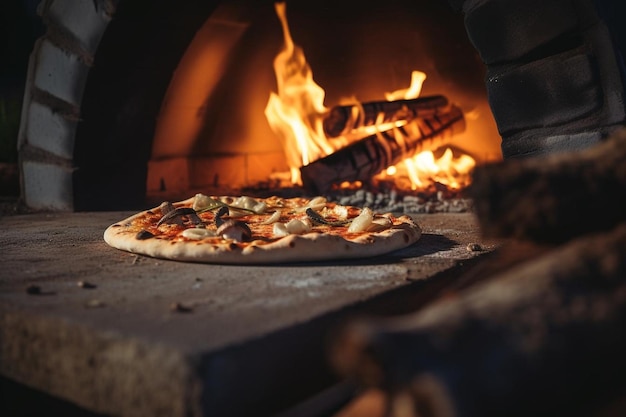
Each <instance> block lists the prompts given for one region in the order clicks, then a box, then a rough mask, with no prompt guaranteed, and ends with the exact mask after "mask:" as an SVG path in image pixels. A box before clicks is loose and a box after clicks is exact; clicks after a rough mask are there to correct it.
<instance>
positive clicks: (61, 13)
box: [48, 0, 111, 55]
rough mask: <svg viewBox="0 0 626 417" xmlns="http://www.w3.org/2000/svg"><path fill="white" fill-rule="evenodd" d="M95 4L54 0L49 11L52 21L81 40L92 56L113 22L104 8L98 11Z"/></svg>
mask: <svg viewBox="0 0 626 417" xmlns="http://www.w3.org/2000/svg"><path fill="white" fill-rule="evenodd" d="M94 3H95V2H94V1H88V0H54V1H53V2H52V4H51V5H50V7H49V9H48V15H49V16H50V17H51V18H52V20H53V21H54V22H56V23H57V24H59V25H60V26H61V27H64V28H66V29H67V30H68V31H69V32H70V33H71V34H73V35H74V36H75V37H76V38H77V39H79V40H80V42H81V43H82V44H83V45H84V46H85V48H87V52H89V53H91V54H92V55H94V54H95V52H96V49H97V48H98V44H99V43H100V39H101V38H102V34H103V33H104V30H105V29H106V27H107V25H108V24H109V21H110V20H111V16H109V15H108V14H107V13H106V11H105V10H103V8H101V7H100V8H98V9H97V10H96V5H95V4H94Z"/></svg>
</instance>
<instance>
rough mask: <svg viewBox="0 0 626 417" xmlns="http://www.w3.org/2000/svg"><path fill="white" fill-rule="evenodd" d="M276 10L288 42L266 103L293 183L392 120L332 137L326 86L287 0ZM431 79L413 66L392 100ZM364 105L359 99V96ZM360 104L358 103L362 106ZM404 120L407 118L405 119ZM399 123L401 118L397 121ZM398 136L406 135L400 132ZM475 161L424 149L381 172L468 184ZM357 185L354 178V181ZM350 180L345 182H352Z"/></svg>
mask: <svg viewBox="0 0 626 417" xmlns="http://www.w3.org/2000/svg"><path fill="white" fill-rule="evenodd" d="M275 10H276V14H277V16H278V18H279V20H280V22H281V26H282V29H283V37H284V45H283V48H282V50H281V51H280V52H279V53H278V55H277V56H276V58H275V59H274V72H275V74H276V81H277V93H274V92H271V93H270V97H269V100H268V103H267V105H266V107H265V116H266V118H267V120H268V123H269V125H270V127H271V128H272V130H273V131H274V132H275V133H276V134H277V136H278V137H279V138H280V140H281V142H282V145H283V149H284V151H285V156H286V159H287V164H288V166H289V168H290V171H291V182H292V184H298V185H300V184H301V179H300V170H299V169H300V167H301V166H304V165H308V164H309V163H311V162H313V161H315V160H317V159H319V158H323V157H325V156H327V155H330V154H331V153H333V152H334V151H335V150H337V149H339V148H341V147H343V146H346V145H347V144H349V143H350V142H351V141H353V140H358V139H359V138H362V137H363V135H369V134H376V133H378V132H381V131H384V130H387V129H389V128H391V127H392V126H383V125H382V124H377V125H375V126H368V127H366V128H363V129H361V130H359V132H357V133H358V135H356V136H354V137H353V136H352V135H350V136H349V137H346V136H341V137H338V138H332V139H329V138H327V137H326V135H325V133H324V129H323V124H322V122H323V116H324V115H325V114H326V113H327V112H328V109H327V108H326V107H325V106H324V97H325V91H324V89H323V88H322V87H320V86H319V85H318V84H316V83H315V81H314V80H313V72H312V70H311V67H310V66H309V64H308V63H307V61H306V58H305V55H304V51H303V50H302V48H301V47H300V46H298V45H296V44H295V43H294V41H293V39H292V37H291V33H290V30H289V25H288V23H287V15H286V4H285V3H284V2H281V3H275ZM425 80H426V74H425V73H423V72H421V71H413V72H412V74H411V83H410V86H409V87H408V88H405V89H400V90H396V91H393V92H389V93H385V98H386V100H388V101H393V100H400V99H413V98H417V97H418V96H419V95H420V93H421V90H422V85H423V83H424V81H425ZM355 102H356V104H357V105H358V104H359V103H358V101H356V100H355ZM356 108H358V106H356ZM399 123H400V124H402V123H404V122H399ZM393 126H396V127H397V126H398V122H396V123H393ZM397 140H398V141H403V140H404V138H403V137H402V135H398V138H397ZM474 165H475V161H474V159H473V158H471V157H470V156H468V155H461V156H460V157H455V156H454V154H453V152H452V150H450V149H448V150H446V151H445V152H444V154H443V155H442V156H441V157H440V158H438V159H437V158H435V156H434V154H433V153H432V152H431V151H425V152H421V153H419V154H417V155H415V156H413V157H411V158H407V159H405V160H404V161H403V162H402V163H400V164H398V165H397V166H391V167H389V168H387V170H386V171H384V172H383V173H381V174H380V175H382V176H383V177H386V176H389V177H392V176H400V175H404V176H406V177H408V178H409V179H410V183H411V188H412V189H414V190H415V189H419V188H424V187H425V186H427V185H428V184H430V183H432V182H438V183H442V184H445V185H447V186H448V187H450V188H452V189H458V188H461V187H463V186H465V185H466V184H467V183H468V181H469V172H470V171H471V169H472V168H473V167H474ZM352 185H353V186H354V184H352ZM347 186H349V184H341V185H340V187H347Z"/></svg>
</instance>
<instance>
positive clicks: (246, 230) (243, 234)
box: [216, 219, 252, 242]
mask: <svg viewBox="0 0 626 417" xmlns="http://www.w3.org/2000/svg"><path fill="white" fill-rule="evenodd" d="M216 233H217V235H218V236H222V237H223V238H224V239H232V240H234V241H236V242H247V241H249V240H252V231H251V230H250V227H249V226H248V225H247V224H245V223H244V222H241V221H238V220H232V219H231V220H226V221H225V222H224V223H222V225H221V226H219V227H218V228H217V232H216Z"/></svg>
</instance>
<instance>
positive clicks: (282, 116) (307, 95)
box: [265, 3, 335, 184]
mask: <svg viewBox="0 0 626 417" xmlns="http://www.w3.org/2000/svg"><path fill="white" fill-rule="evenodd" d="M276 13H277V15H278V17H279V19H280V21H281V24H282V28H283V34H284V42H285V43H284V47H283V50H282V51H281V52H280V53H279V54H278V55H277V56H276V58H275V59H274V71H275V73H276V82H277V85H278V93H277V94H276V93H273V92H272V93H271V94H270V98H269V101H268V103H267V106H266V108H265V116H266V117H267V120H268V122H269V124H270V127H271V128H272V130H273V131H274V132H275V133H276V134H277V135H278V136H279V138H280V139H281V141H282V143H283V148H284V150H285V156H286V158H287V164H288V165H289V167H290V169H291V173H292V175H291V181H292V182H293V183H294V184H298V183H300V178H299V175H300V171H299V170H298V168H300V167H301V166H302V165H307V164H309V163H310V162H313V161H314V160H316V159H318V158H321V157H323V156H326V155H328V154H330V153H332V152H333V151H334V150H335V148H334V147H333V146H332V145H331V144H330V143H329V141H328V140H327V139H326V136H325V135H324V131H323V127H322V115H323V114H324V113H325V112H326V108H325V107H324V95H325V92H324V90H323V89H322V88H321V87H320V86H319V85H317V84H316V83H315V81H313V72H312V71H311V68H310V67H309V64H308V63H307V62H306V58H305V56H304V52H303V51H302V48H300V47H299V46H297V45H295V44H294V43H293V40H292V38H291V34H290V32H289V26H288V24H287V16H286V6H285V3H276Z"/></svg>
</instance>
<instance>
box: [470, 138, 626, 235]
mask: <svg viewBox="0 0 626 417" xmlns="http://www.w3.org/2000/svg"><path fill="white" fill-rule="evenodd" d="M625 190H626V129H622V130H619V131H617V132H615V133H614V134H613V135H612V136H611V137H609V138H608V139H607V140H606V141H605V142H603V143H601V144H599V145H597V146H595V147H593V148H590V149H587V150H585V151H582V152H579V153H564V154H559V155H554V156H548V157H536V158H533V159H523V160H506V161H504V162H500V163H496V164H490V165H483V166H479V167H476V168H475V170H474V173H473V180H472V185H471V186H470V188H469V189H468V194H469V196H470V197H471V198H473V199H474V200H475V203H474V204H475V210H476V215H477V218H478V220H479V224H480V226H481V229H482V231H483V232H484V234H485V235H486V236H492V237H515V238H519V239H529V240H533V241H537V242H548V243H560V242H564V241H567V240H568V239H570V238H572V237H575V236H580V235H582V234H585V233H589V232H592V231H600V230H608V229H610V228H611V227H613V226H614V225H615V224H617V223H619V222H622V221H624V220H626V199H624V192H625Z"/></svg>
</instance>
